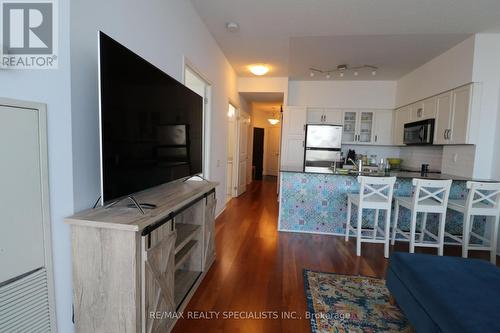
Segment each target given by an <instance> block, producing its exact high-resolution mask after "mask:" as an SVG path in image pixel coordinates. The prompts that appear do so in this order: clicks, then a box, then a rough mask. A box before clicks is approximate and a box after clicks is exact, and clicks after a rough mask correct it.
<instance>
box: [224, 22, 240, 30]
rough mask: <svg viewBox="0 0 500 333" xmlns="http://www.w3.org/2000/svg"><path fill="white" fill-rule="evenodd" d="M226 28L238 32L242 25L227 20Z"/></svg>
mask: <svg viewBox="0 0 500 333" xmlns="http://www.w3.org/2000/svg"><path fill="white" fill-rule="evenodd" d="M226 29H227V31H229V32H237V31H238V30H240V25H239V24H238V23H236V22H227V23H226Z"/></svg>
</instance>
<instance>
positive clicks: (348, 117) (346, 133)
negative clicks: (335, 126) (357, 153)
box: [342, 111, 358, 143]
mask: <svg viewBox="0 0 500 333" xmlns="http://www.w3.org/2000/svg"><path fill="white" fill-rule="evenodd" d="M343 119H344V124H343V125H344V127H343V131H342V143H356V139H357V133H358V132H357V131H358V129H357V120H358V113H357V112H356V111H345V112H344V115H343Z"/></svg>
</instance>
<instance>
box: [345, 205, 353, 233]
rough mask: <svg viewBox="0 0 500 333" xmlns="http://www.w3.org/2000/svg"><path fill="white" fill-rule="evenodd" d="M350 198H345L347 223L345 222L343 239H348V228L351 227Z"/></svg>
mask: <svg viewBox="0 0 500 333" xmlns="http://www.w3.org/2000/svg"><path fill="white" fill-rule="evenodd" d="M351 208H352V204H351V199H350V198H349V197H348V198H347V223H346V224H345V241H346V242H348V241H349V228H350V227H351Z"/></svg>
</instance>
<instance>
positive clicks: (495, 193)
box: [466, 181, 500, 215]
mask: <svg viewBox="0 0 500 333" xmlns="http://www.w3.org/2000/svg"><path fill="white" fill-rule="evenodd" d="M467 188H468V189H469V194H468V195H467V200H466V207H467V208H468V210H469V211H471V210H475V212H474V213H475V214H477V215H482V213H484V214H486V215H497V214H499V213H500V183H483V182H473V181H468V182H467Z"/></svg>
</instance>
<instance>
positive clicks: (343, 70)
mask: <svg viewBox="0 0 500 333" xmlns="http://www.w3.org/2000/svg"><path fill="white" fill-rule="evenodd" d="M309 70H310V73H309V75H310V76H311V77H314V75H315V74H316V73H319V74H323V75H325V78H327V79H329V78H331V76H332V74H334V73H337V72H338V73H339V77H344V76H345V75H346V74H349V72H351V71H352V73H353V75H354V76H359V74H360V72H362V71H364V70H371V74H372V75H373V76H376V75H377V70H378V67H376V66H373V65H363V66H354V67H351V66H349V65H347V64H343V65H338V66H337V67H336V68H334V69H328V70H323V69H318V68H315V67H311V68H309Z"/></svg>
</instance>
